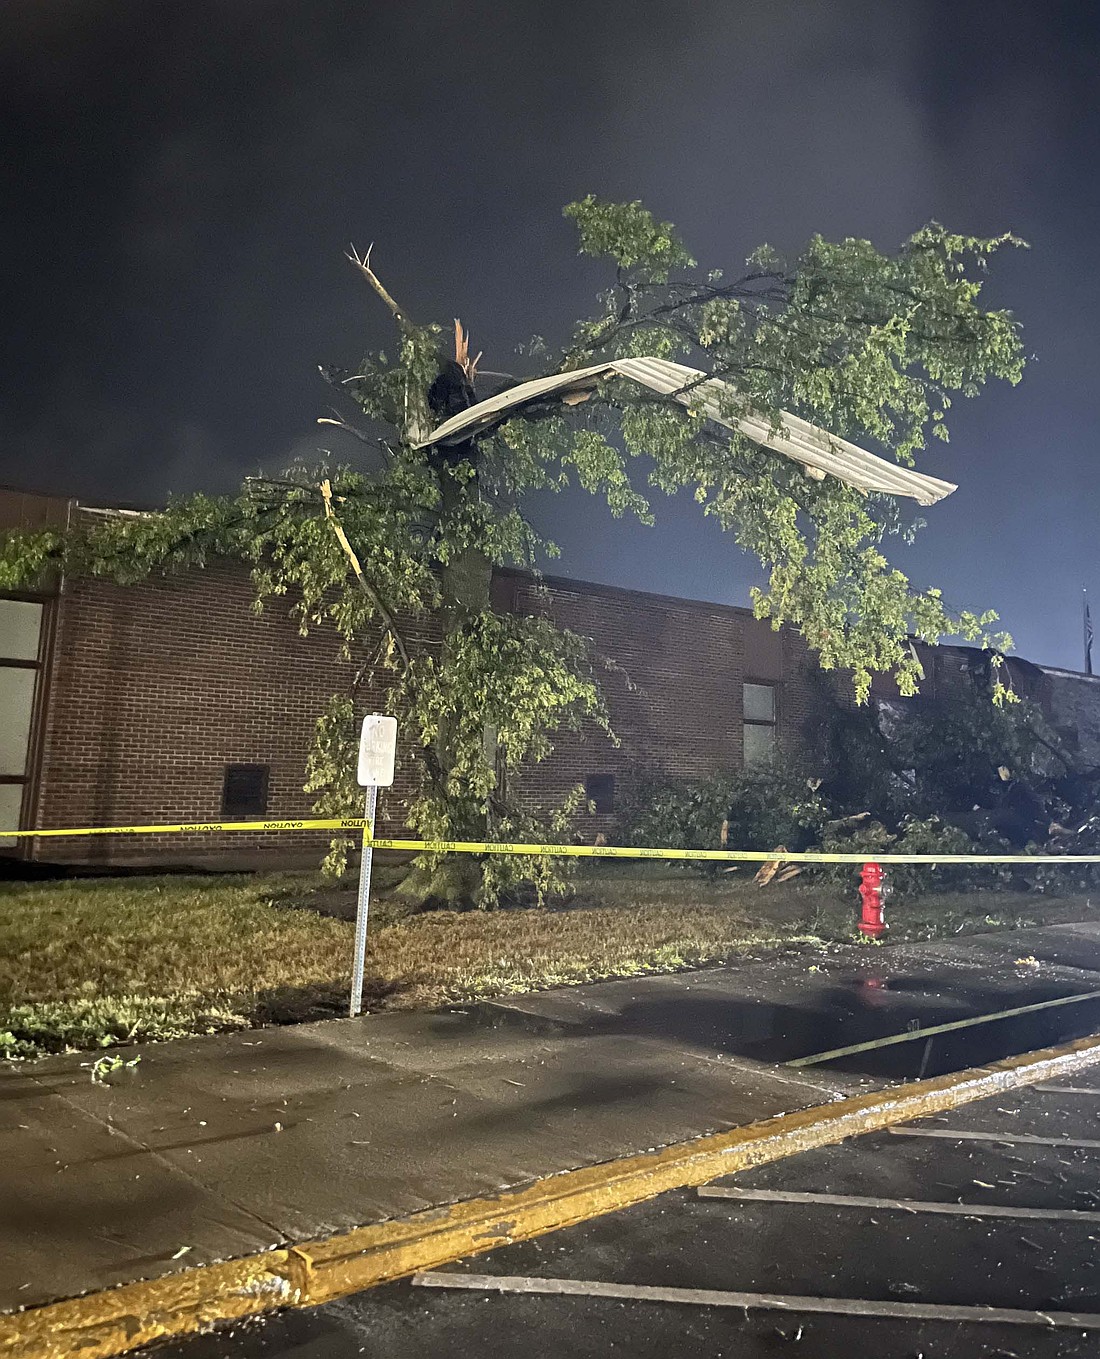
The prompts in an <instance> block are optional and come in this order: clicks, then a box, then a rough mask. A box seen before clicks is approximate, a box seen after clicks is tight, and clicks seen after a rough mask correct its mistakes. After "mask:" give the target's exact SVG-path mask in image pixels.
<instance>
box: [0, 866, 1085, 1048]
mask: <svg viewBox="0 0 1100 1359" xmlns="http://www.w3.org/2000/svg"><path fill="white" fill-rule="evenodd" d="M351 895H352V894H351V893H347V894H344V895H343V897H342V898H341V900H342V902H343V904H344V906H345V907H346V905H347V904H348V898H350V897H351ZM332 900H333V894H332V892H331V890H326V889H322V888H321V886H320V884H319V883H318V881H317V880H316V879H315V878H314V877H312V876H311V875H283V876H262V875H257V876H246V875H225V876H211V877H174V876H160V877H140V878H139V877H130V878H92V879H73V880H67V881H60V882H45V883H43V882H39V883H18V884H14V883H6V884H0V1050H2V1049H4V1048H5V1047H6V1049H7V1052H8V1054H9V1055H11V1056H30V1055H34V1054H35V1053H37V1052H42V1051H57V1050H59V1049H62V1048H64V1047H73V1048H96V1047H104V1046H109V1045H114V1044H116V1043H120V1042H136V1041H140V1040H143V1039H157V1038H176V1037H181V1036H183V1035H185V1034H195V1033H211V1032H217V1031H219V1030H224V1029H229V1028H239V1027H248V1026H251V1025H256V1024H263V1023H269V1022H286V1021H290V1020H295V1019H303V1018H308V1017H317V1016H319V1015H323V1014H333V1013H339V1012H340V1010H341V1008H342V1006H343V1005H344V1004H346V994H347V987H348V984H349V980H350V967H351V950H352V933H353V929H352V925H351V923H350V922H349V921H348V920H345V919H338V918H332V917H329V916H325V915H321V914H318V912H317V910H314V909H311V908H309V907H308V906H306V905H304V903H306V902H309V901H313V902H315V903H316V904H317V905H318V906H321V905H325V904H331V902H332ZM856 901H857V898H856V896H855V891H854V887H853V889H852V890H851V891H849V892H845V891H843V890H842V889H838V888H836V887H833V886H829V887H826V886H799V885H798V884H797V883H792V884H787V885H783V886H778V887H776V886H771V887H768V888H765V889H758V888H755V887H753V886H752V885H751V883H748V882H736V881H734V880H732V879H731V878H729V877H728V876H721V877H715V878H704V877H701V876H698V875H696V874H695V873H692V872H690V871H684V870H682V869H679V868H676V867H666V866H663V865H648V864H647V865H641V866H630V865H620V864H596V865H592V867H591V868H590V869H589V870H588V871H587V872H585V873H584V874H583V875H582V876H581V878H580V879H579V881H578V884H577V896H576V900H575V902H574V904H573V905H572V906H571V907H570V908H569V909H565V910H557V911H539V910H507V911H496V912H484V913H482V912H470V913H466V914H457V913H453V912H431V913H425V914H422V915H413V916H409V917H407V918H404V919H399V918H395V917H394V915H393V914H392V911H391V908H390V906H389V905H388V903H387V901H386V898H385V896H384V895H383V896H382V899H381V900H380V902H379V903H378V908H377V910H376V912H375V915H374V917H373V923H374V928H373V929H372V932H371V936H370V941H369V947H368V954H367V986H366V994H365V1001H366V1004H367V1006H368V1008H371V1009H394V1008H418V1007H429V1006H436V1005H443V1004H447V1003H449V1002H468V1001H472V1000H477V999H481V998H484V997H487V996H492V995H500V994H502V993H513V994H514V993H518V992H522V991H531V990H538V989H540V988H543V987H548V986H563V985H569V984H573V983H577V982H585V981H594V980H599V979H601V978H608V977H621V976H634V975H638V974H641V973H645V972H668V971H674V970H678V969H681V968H685V967H697V966H701V965H704V964H707V963H717V962H722V961H724V960H726V959H729V958H732V957H735V956H737V955H738V954H740V953H744V952H745V951H746V950H749V949H754V948H766V947H775V946H796V945H800V946H803V947H809V948H813V947H821V946H822V945H824V944H826V943H829V942H835V941H851V940H852V939H854V938H855V937H856V935H855V920H856ZM291 903H295V904H291ZM888 915H889V918H890V920H891V924H892V930H891V935H890V937H891V939H893V940H900V939H907V938H908V939H912V938H931V937H934V936H936V935H941V934H956V933H960V932H963V931H965V930H981V929H986V930H989V929H1004V928H1010V927H1012V926H1013V925H1021V926H1022V925H1024V924H1032V923H1057V922H1060V921H1071V920H1081V919H1092V918H1093V917H1094V912H1093V911H1092V908H1091V906H1090V904H1089V901H1088V898H1087V897H1085V896H1068V897H1064V898H1051V897H1048V896H1038V895H1031V894H1019V893H1008V892H998V893H979V892H970V893H967V894H950V893H944V894H940V895H935V896H924V897H919V898H916V899H914V900H913V901H912V902H909V903H903V902H896V901H893V900H892V901H891V902H890V904H889V908H888Z"/></svg>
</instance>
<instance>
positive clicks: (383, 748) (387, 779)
mask: <svg viewBox="0 0 1100 1359" xmlns="http://www.w3.org/2000/svg"><path fill="white" fill-rule="evenodd" d="M396 756H397V718H396V717H383V716H382V715H381V714H379V713H372V714H371V715H370V716H369V717H364V718H363V730H362V733H361V734H360V737H359V770H358V775H357V782H358V784H359V786H360V788H365V789H366V790H367V797H366V807H365V808H364V812H363V857H362V862H361V863H360V866H359V903H358V906H357V908H356V912H355V957H354V959H353V960H352V968H351V1001H350V1003H349V1005H348V1014H349V1015H350V1017H351V1018H352V1019H354V1018H355V1016H356V1015H357V1014H358V1013H359V1011H360V1010H361V1009H362V1008H363V967H364V963H365V959H366V952H367V914H368V912H369V910H370V874H371V867H372V865H373V862H374V817H375V813H376V812H377V810H378V790H379V788H388V787H389V786H390V785H391V784H392V783H393V767H394V763H395V761H396Z"/></svg>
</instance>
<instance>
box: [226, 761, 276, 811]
mask: <svg viewBox="0 0 1100 1359" xmlns="http://www.w3.org/2000/svg"><path fill="white" fill-rule="evenodd" d="M270 773H271V766H270V765H267V764H227V765H226V766H225V782H224V783H223V784H222V816H224V817H225V818H227V819H228V820H230V821H231V820H233V819H234V818H235V817H244V816H263V815H264V813H265V812H266V811H267V784H268V777H269V775H270Z"/></svg>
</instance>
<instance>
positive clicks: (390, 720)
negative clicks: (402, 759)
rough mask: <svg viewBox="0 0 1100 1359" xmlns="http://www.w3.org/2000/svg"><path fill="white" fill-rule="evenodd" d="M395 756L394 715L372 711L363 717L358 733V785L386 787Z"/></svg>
mask: <svg viewBox="0 0 1100 1359" xmlns="http://www.w3.org/2000/svg"><path fill="white" fill-rule="evenodd" d="M396 759H397V718H396V717H383V716H382V715H381V714H380V713H371V715H370V716H369V717H364V718H363V733H362V735H361V736H360V737H359V774H358V782H359V786H360V788H388V787H389V786H390V785H391V784H392V783H393V766H394V762H395V761H396Z"/></svg>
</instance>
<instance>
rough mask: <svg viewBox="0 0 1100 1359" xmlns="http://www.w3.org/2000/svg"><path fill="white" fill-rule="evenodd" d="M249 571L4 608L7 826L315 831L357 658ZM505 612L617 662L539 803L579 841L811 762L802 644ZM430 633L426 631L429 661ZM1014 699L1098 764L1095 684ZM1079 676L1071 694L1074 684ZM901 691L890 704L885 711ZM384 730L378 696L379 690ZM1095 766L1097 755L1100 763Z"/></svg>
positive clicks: (121, 859)
mask: <svg viewBox="0 0 1100 1359" xmlns="http://www.w3.org/2000/svg"><path fill="white" fill-rule="evenodd" d="M78 512H79V513H90V512H93V511H88V510H85V509H79V507H77V506H76V505H75V503H74V502H71V501H66V500H61V499H56V498H51V497H44V496H35V495H29V494H23V493H15V492H0V529H3V528H12V527H21V528H34V527H42V526H49V525H64V524H65V523H66V522H67V521H68V520H69V518H70V516H71V515H72V514H74V513H78ZM252 600H253V592H252V586H251V583H250V581H249V578H248V573H247V570H246V569H245V568H244V567H242V566H241V565H239V564H236V563H231V562H222V563H216V564H213V565H211V566H209V567H207V568H206V569H205V570H202V571H192V572H188V573H185V574H181V575H177V576H168V577H155V578H151V579H149V580H147V581H145V582H142V583H140V584H138V585H132V586H118V585H114V584H112V583H110V582H107V581H103V580H94V579H85V578H80V579H66V580H64V581H54V582H52V583H50V582H47V583H46V584H45V585H44V587H43V588H42V589H41V590H40V591H38V592H32V593H24V594H15V595H11V594H9V595H7V596H5V597H3V598H0V828H4V827H14V826H16V825H18V826H19V827H21V828H28V829H29V828H33V827H36V826H41V827H62V826H96V825H100V826H110V825H134V824H137V825H142V824H155V823H169V824H171V823H177V822H193V821H194V822H201V821H212V820H223V819H229V820H248V819H250V818H252V817H256V818H257V819H260V818H264V817H267V818H279V819H284V818H285V819H297V818H302V817H307V816H308V815H310V811H311V805H310V804H311V799H310V797H309V795H307V794H306V793H304V792H303V791H302V782H303V772H304V766H305V759H306V754H307V751H308V750H309V747H310V744H311V740H312V732H313V724H314V721H315V718H316V716H317V714H318V711H319V709H320V707H321V705H322V704H323V702H324V700H325V699H326V698H327V697H328V696H329V695H330V694H333V693H336V692H338V691H340V690H342V689H345V688H347V687H348V685H349V683H350V681H351V679H352V676H353V674H354V673H355V671H356V669H357V668H358V666H357V659H356V658H354V657H353V658H352V659H351V660H350V661H349V660H346V659H343V658H341V656H340V646H339V641H338V639H337V638H336V636H335V635H334V634H333V633H332V632H330V631H327V630H326V629H323V628H322V629H316V630H314V631H313V632H311V633H310V635H309V636H308V637H302V636H300V634H299V632H298V629H297V625H296V623H295V622H294V621H293V620H291V619H290V618H289V617H288V616H287V613H286V610H285V607H282V606H281V605H280V602H279V601H275V602H273V603H272V604H271V605H270V606H269V607H266V608H265V610H264V611H263V612H262V613H260V614H256V613H255V612H253V610H252V607H251V606H252ZM494 605H495V607H496V608H498V609H500V610H501V611H516V612H535V611H544V610H547V609H548V610H549V611H550V612H551V613H552V615H553V617H554V618H555V619H556V621H557V622H558V623H560V624H561V625H563V626H565V627H568V628H571V629H573V630H574V631H576V632H578V633H580V634H582V635H584V636H587V637H590V638H592V639H593V641H594V643H595V646H596V649H597V651H598V652H599V653H600V654H601V655H602V656H605V657H607V658H609V659H610V660H612V661H614V662H615V667H616V668H614V669H612V670H610V671H608V672H607V673H606V674H605V676H604V680H603V682H604V688H605V691H606V696H607V701H608V707H609V710H610V714H611V720H612V725H613V727H614V729H615V731H616V734H617V736H618V738H619V742H620V743H619V744H618V745H614V744H612V743H611V742H610V741H608V740H607V738H606V737H605V736H603V734H602V733H600V732H599V731H598V730H595V729H593V730H588V731H585V732H583V733H580V734H574V733H563V734H561V735H560V736H559V737H558V738H557V739H556V741H555V747H556V748H555V752H554V754H553V756H552V757H551V758H550V759H549V760H547V761H546V762H545V763H543V764H541V765H539V766H537V767H536V768H535V769H533V770H532V771H530V772H529V773H528V774H527V775H526V776H525V780H524V789H525V791H526V792H529V793H530V794H531V796H532V797H533V798H536V799H537V800H539V801H545V802H546V803H554V802H557V801H560V799H561V798H563V797H564V796H565V794H566V793H567V792H568V791H569V790H570V789H571V788H572V787H575V786H576V785H577V784H579V783H581V784H584V785H585V786H586V789H587V791H588V795H589V797H590V798H591V799H592V800H593V801H594V802H595V804H596V812H595V813H594V814H587V813H586V814H584V815H583V816H582V817H581V819H580V822H579V824H578V826H577V830H578V832H579V833H580V834H581V835H582V836H584V837H585V838H591V837H592V836H594V835H595V834H597V833H598V832H600V831H607V830H609V829H610V827H611V824H612V820H613V817H614V809H615V802H616V797H617V795H618V794H619V793H620V792H621V790H622V787H623V784H624V781H625V780H627V779H629V778H630V777H631V776H633V775H635V774H637V773H653V772H665V773H668V774H671V775H674V776H676V777H679V778H697V777H702V776H705V775H708V774H714V773H719V772H723V771H730V770H736V769H740V768H741V767H743V765H744V764H745V763H746V762H749V763H751V762H752V761H754V760H759V759H761V758H764V757H766V756H767V755H768V754H769V753H771V751H773V750H778V751H780V752H785V753H789V754H794V753H795V752H797V751H798V750H800V749H802V748H803V746H804V743H805V742H806V741H807V739H808V737H809V734H810V733H811V731H812V729H813V727H814V725H815V712H816V710H817V704H818V703H819V701H820V692H821V691H820V687H819V686H820V672H819V671H818V670H817V667H816V665H815V664H814V662H813V661H812V659H811V657H810V656H809V654H808V652H807V650H806V648H805V646H804V645H803V643H802V642H801V639H800V638H799V637H798V635H797V634H795V633H793V632H791V631H789V630H786V629H784V630H782V631H780V632H778V633H776V632H773V631H772V630H771V628H770V627H769V626H768V625H767V624H765V623H761V622H759V621H758V620H756V619H755V618H753V616H752V613H751V611H750V610H748V609H744V608H735V607H729V606H724V605H719V604H707V603H702V602H699V601H694V600H684V599H674V598H668V597H665V596H662V595H653V594H643V593H641V592H638V591H633V590H623V589H618V588H615V587H611V586H605V585H593V584H589V583H586V582H581V581H571V580H563V579H557V578H552V577H551V578H547V579H545V580H544V581H543V582H542V583H541V586H540V585H537V584H536V582H535V581H533V580H532V579H531V578H530V577H527V576H524V575H522V574H521V573H517V572H501V573H499V575H498V577H497V579H496V581H495V584H494ZM431 631H432V628H431V624H430V622H429V623H428V624H426V625H423V626H422V627H421V629H420V633H419V640H420V643H421V644H425V643H428V642H430V637H431ZM923 660H924V664H925V669H926V672H927V675H928V678H927V680H926V683H925V686H924V694H925V698H926V699H928V698H933V699H934V697H935V695H936V693H937V692H938V691H940V690H942V689H943V688H944V686H949V685H950V684H952V683H954V682H956V679H957V675H958V674H960V673H962V672H963V671H965V670H966V668H967V667H968V666H971V665H973V664H974V663H975V662H974V653H969V652H967V651H966V650H965V649H961V648H949V647H945V648H937V649H935V650H934V651H932V650H931V649H926V650H925V652H924V655H923ZM1012 666H1013V671H1014V678H1015V680H1016V683H1017V686H1018V687H1025V691H1026V692H1029V693H1032V692H1033V693H1034V696H1035V697H1037V698H1039V699H1040V701H1042V702H1044V706H1046V707H1047V708H1048V710H1049V711H1051V712H1052V713H1056V714H1057V716H1058V719H1059V721H1058V725H1060V726H1061V727H1062V728H1063V729H1064V730H1065V731H1066V732H1067V734H1071V732H1070V729H1071V728H1072V734H1073V735H1074V736H1078V735H1079V737H1080V739H1081V741H1082V743H1083V744H1085V745H1090V744H1091V743H1092V742H1093V741H1095V742H1097V744H1098V746H1100V687H1098V686H1100V681H1098V680H1093V679H1091V678H1087V677H1085V676H1076V675H1066V674H1065V672H1057V671H1044V670H1042V669H1041V668H1040V667H1036V666H1032V665H1030V664H1029V663H1027V662H1022V661H1016V660H1013V662H1012ZM1060 676H1064V678H1060ZM888 691H889V686H888V684H887V685H885V686H884V688H883V692H884V693H888ZM361 698H362V702H363V705H364V708H375V709H377V710H379V711H385V709H386V706H387V703H386V694H385V692H384V691H383V690H381V689H379V690H375V691H374V692H370V691H368V692H362V691H361ZM1097 758H1100V749H1098V751H1097ZM408 777H409V775H408V772H407V771H406V772H405V773H404V774H403V775H399V778H398V782H397V783H396V785H395V786H394V788H393V789H392V790H387V791H386V792H384V794H383V796H382V797H381V799H380V806H379V811H380V816H381V825H380V829H382V830H383V831H385V830H394V829H397V828H399V826H400V824H401V809H402V799H403V797H404V796H405V795H406V794H407V792H408V787H409V785H408ZM326 838H327V837H326V836H324V835H323V834H321V835H317V836H313V837H310V836H308V835H306V834H304V833H303V834H301V835H295V836H293V837H288V836H280V837H278V838H276V837H273V836H270V835H264V834H262V833H257V834H256V835H255V836H253V835H251V834H248V833H236V834H233V835H217V834H210V835H205V836H203V837H201V839H200V838H199V837H194V838H192V837H179V836H164V837H159V842H158V837H155V836H135V837H125V838H121V837H119V838H111V837H105V838H103V839H79V840H70V841H66V840H39V841H33V840H23V841H16V840H12V839H11V838H9V839H8V840H7V841H6V842H4V841H3V840H0V854H8V855H25V856H29V857H36V858H41V859H50V860H68V861H76V862H84V863H104V864H124V863H153V862H157V863H161V864H179V863H199V862H203V863H210V864H221V865H225V864H241V865H244V864H248V863H253V862H270V861H271V860H272V859H273V858H277V859H278V860H279V861H280V862H295V861H313V862H315V861H316V858H317V856H318V849H319V846H320V845H321V844H322V843H323V842H324V841H325V839H326Z"/></svg>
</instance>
